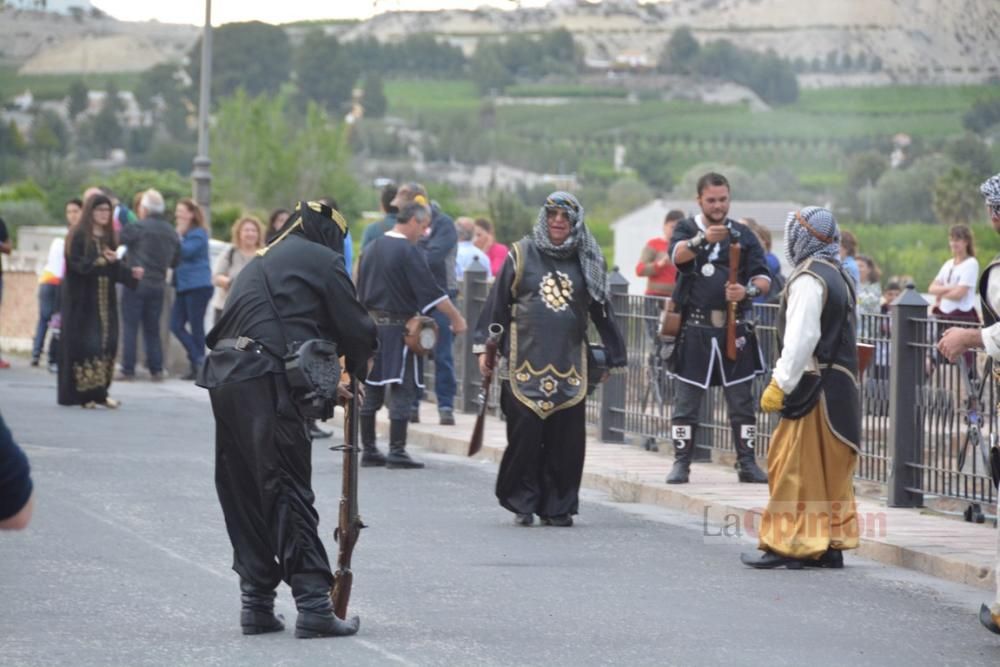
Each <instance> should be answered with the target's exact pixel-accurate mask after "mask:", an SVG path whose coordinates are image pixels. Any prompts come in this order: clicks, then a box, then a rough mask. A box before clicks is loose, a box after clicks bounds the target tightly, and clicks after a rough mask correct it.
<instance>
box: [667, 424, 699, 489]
mask: <svg viewBox="0 0 1000 667" xmlns="http://www.w3.org/2000/svg"><path fill="white" fill-rule="evenodd" d="M694 431H695V426H693V425H689V424H674V425H673V426H672V427H671V429H670V435H671V437H672V439H673V443H674V467H673V468H671V469H670V474H669V475H667V484H687V483H688V477H689V473H690V472H691V457H692V456H693V455H694Z"/></svg>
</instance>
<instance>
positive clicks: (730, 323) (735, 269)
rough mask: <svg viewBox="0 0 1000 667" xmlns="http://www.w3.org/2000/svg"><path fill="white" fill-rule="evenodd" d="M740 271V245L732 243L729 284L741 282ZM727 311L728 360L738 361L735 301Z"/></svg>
mask: <svg viewBox="0 0 1000 667" xmlns="http://www.w3.org/2000/svg"><path fill="white" fill-rule="evenodd" d="M739 271H740V244H739V243H731V244H730V245H729V283H728V284H730V285H735V284H736V283H737V282H738V281H739ZM726 305H727V306H728V309H727V311H726V358H727V359H729V360H730V361H736V352H737V350H736V306H737V305H738V304H737V303H736V302H735V301H730V302H729V303H728V304H726Z"/></svg>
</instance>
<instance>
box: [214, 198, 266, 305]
mask: <svg viewBox="0 0 1000 667" xmlns="http://www.w3.org/2000/svg"><path fill="white" fill-rule="evenodd" d="M263 237H264V234H263V232H262V231H261V224H260V221H259V220H258V219H257V218H254V217H250V216H245V217H242V218H240V219H239V220H237V221H236V222H234V223H233V229H232V234H231V236H230V244H231V245H230V246H229V250H227V251H226V252H224V253H222V254H221V255H219V259H217V260H215V269H214V271H212V284H214V285H215V296H214V297H212V309H213V311H214V315H215V319H214V321H215V322H218V321H219V316H220V315H222V309H223V308H224V307H225V306H226V298H227V297H228V296H229V288H230V287H231V286H232V284H233V281H234V280H236V276H237V275H239V272H240V271H242V270H243V267H244V266H246V265H247V264H248V263H249V262H250V260H251V259H253V258H254V255H256V254H257V251H258V250H259V249H260V248H262V247H263V246H264V243H263V240H264V238H263Z"/></svg>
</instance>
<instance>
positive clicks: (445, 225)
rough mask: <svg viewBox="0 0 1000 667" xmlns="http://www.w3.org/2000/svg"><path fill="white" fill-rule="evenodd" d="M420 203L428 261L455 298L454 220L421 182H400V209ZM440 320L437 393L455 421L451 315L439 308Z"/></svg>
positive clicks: (443, 416)
mask: <svg viewBox="0 0 1000 667" xmlns="http://www.w3.org/2000/svg"><path fill="white" fill-rule="evenodd" d="M414 202H416V203H418V204H421V205H424V206H427V207H429V209H430V211H431V224H430V227H429V228H428V229H427V231H426V232H425V233H424V235H423V236H422V237H421V239H420V247H421V248H422V249H423V250H424V252H425V253H426V255H427V265H428V266H429V267H430V269H431V276H433V280H434V281H436V282H437V284H438V285H439V286H440V287H441V288H442V289H444V290H445V293H446V294H447V295H448V298H449V299H450V300H451V301H452V302H454V301H455V299H456V298H457V297H458V281H457V280H456V279H455V256H456V254H457V252H458V233H457V232H456V231H455V223H454V221H453V220H452V219H451V218H450V217H448V215H446V214H445V213H444V211H442V210H441V209H440V208H439V207H438V206H437V204H434V203H432V202H431V201H430V199H429V198H428V197H427V190H426V189H425V188H424V186H422V185H420V184H419V183H404V184H403V185H401V186H399V191H398V192H397V193H396V198H395V199H394V200H393V205H395V206H398V207H399V209H400V210H402V209H403V207H404V206H405V205H406V204H410V203H414ZM431 317H433V318H434V320H435V321H436V322H437V324H438V340H437V344H436V345H435V346H434V394H435V395H436V396H437V406H438V421H439V422H440V423H441V424H442V425H448V426H451V425H454V424H455V412H454V406H455V391H456V388H457V384H456V382H455V356H454V353H453V351H452V344H453V343H454V341H455V337H454V336H453V335H452V331H451V327H450V326H449V324H450V321H449V318H448V316H447V315H446V314H445V313H444V312H442V311H441V310H439V309H435V310H434V311H433V312H432V313H431ZM418 407H419V404H418V403H417V402H416V401H414V404H413V411H412V412H417V408H418Z"/></svg>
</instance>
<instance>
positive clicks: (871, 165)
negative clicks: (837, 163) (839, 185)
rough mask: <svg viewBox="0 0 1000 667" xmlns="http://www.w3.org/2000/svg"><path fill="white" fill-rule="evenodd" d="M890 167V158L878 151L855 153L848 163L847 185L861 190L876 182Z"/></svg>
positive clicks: (852, 188)
mask: <svg viewBox="0 0 1000 667" xmlns="http://www.w3.org/2000/svg"><path fill="white" fill-rule="evenodd" d="M888 168H889V160H888V159H886V158H885V156H883V155H882V154H881V153H879V152H878V151H863V152H861V153H855V154H854V155H852V156H851V158H850V161H849V162H848V163H847V187H848V188H850V189H851V190H860V189H861V188H863V187H865V186H867V185H868V184H869V183H871V184H875V183H876V182H877V181H878V179H879V177H881V176H882V174H884V173H885V172H886V170H887V169H888Z"/></svg>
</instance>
